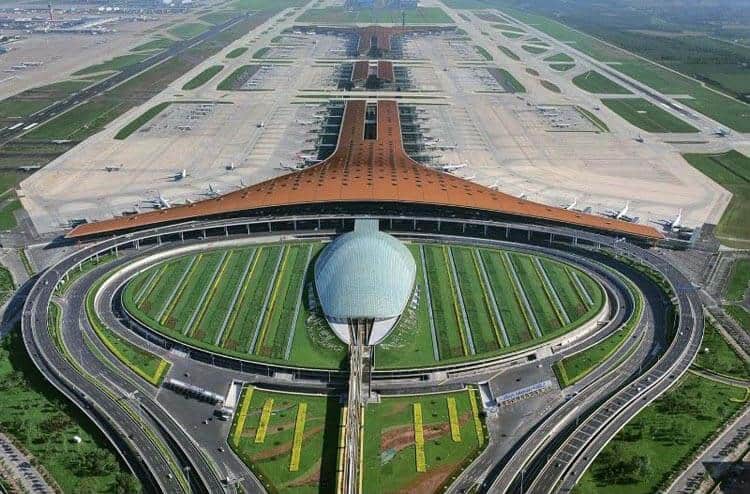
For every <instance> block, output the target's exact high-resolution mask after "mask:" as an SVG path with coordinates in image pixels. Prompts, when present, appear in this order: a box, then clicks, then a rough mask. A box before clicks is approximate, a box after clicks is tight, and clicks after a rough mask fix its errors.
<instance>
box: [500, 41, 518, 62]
mask: <svg viewBox="0 0 750 494" xmlns="http://www.w3.org/2000/svg"><path fill="white" fill-rule="evenodd" d="M497 48H498V49H499V50H500V51H501V52H503V53H504V54H505V56H506V57H508V58H510V59H511V60H515V61H516V62H518V61H519V60H521V57H519V56H518V55H516V54H515V52H513V51H512V50H511V49H509V48H506V47H504V46H502V45H497Z"/></svg>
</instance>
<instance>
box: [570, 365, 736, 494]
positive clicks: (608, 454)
mask: <svg viewBox="0 0 750 494" xmlns="http://www.w3.org/2000/svg"><path fill="white" fill-rule="evenodd" d="M744 399H745V389H744V388H737V387H734V386H728V385H726V384H722V383H719V382H717V381H713V380H709V379H705V378H702V377H699V376H696V375H694V374H692V373H688V374H687V375H686V376H685V377H683V378H682V379H681V380H680V382H679V383H678V384H677V386H676V387H674V388H672V389H670V390H669V391H667V393H666V394H664V395H663V396H662V397H660V398H659V399H658V400H656V401H655V402H654V403H652V404H651V405H649V406H648V407H646V408H645V409H644V410H643V411H641V412H640V413H639V414H638V415H636V417H635V418H634V419H633V420H632V421H631V422H630V423H628V424H627V425H626V426H625V428H624V429H623V430H621V431H620V432H619V433H618V434H617V435H616V436H615V438H614V440H613V441H611V442H610V443H609V444H608V445H607V446H606V447H605V448H604V450H602V452H601V453H600V454H599V455H598V456H597V458H596V459H595V460H594V463H593V464H592V465H591V467H590V468H589V469H588V470H587V471H586V473H585V474H584V475H583V477H582V478H581V480H580V482H579V483H578V485H577V486H576V487H575V488H574V490H573V492H575V493H576V494H594V493H596V494H651V493H653V492H657V491H658V490H659V486H660V485H661V483H662V482H663V481H664V480H665V479H666V478H667V477H668V476H669V475H670V473H671V472H672V471H674V470H675V469H677V468H678V466H679V465H680V464H681V463H682V462H683V461H684V460H687V459H689V458H690V457H691V455H692V454H693V452H695V451H696V450H697V448H698V447H699V446H700V445H701V444H702V443H703V442H704V441H706V440H707V439H708V438H709V437H710V436H711V435H712V434H713V432H714V431H715V430H716V429H718V428H719V427H721V426H723V425H724V424H725V423H726V422H727V420H728V419H729V417H730V416H731V415H732V414H733V413H734V412H735V411H737V410H738V409H739V408H741V407H742V406H743V405H744Z"/></svg>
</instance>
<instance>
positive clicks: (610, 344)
mask: <svg viewBox="0 0 750 494" xmlns="http://www.w3.org/2000/svg"><path fill="white" fill-rule="evenodd" d="M626 284H627V285H628V289H629V291H630V295H631V297H632V298H633V301H634V307H633V312H632V314H631V315H630V317H629V318H628V320H627V321H626V322H625V324H623V326H622V327H621V328H619V329H618V330H617V331H615V332H614V333H612V334H611V335H609V336H607V337H606V338H605V339H604V340H602V341H600V342H598V343H596V344H595V345H593V346H591V347H589V348H587V349H585V350H583V351H582V352H579V353H576V354H574V355H571V356H570V357H566V358H564V359H562V360H560V361H558V362H556V363H555V366H554V370H555V375H556V376H557V379H558V381H559V382H560V386H562V387H567V386H570V385H571V384H575V383H576V382H578V381H580V380H581V379H583V378H584V377H586V376H587V375H588V374H589V373H590V372H591V371H593V370H594V369H595V368H596V367H597V366H599V365H600V364H602V363H604V361H605V360H607V359H608V358H609V357H611V356H612V355H613V354H614V353H615V352H616V351H617V350H618V349H619V348H620V347H621V346H622V344H623V343H625V340H626V339H627V338H628V337H629V336H630V335H631V334H633V330H634V329H635V328H636V326H637V325H638V323H639V322H640V320H641V316H642V314H643V296H642V295H641V294H640V292H639V291H638V289H637V288H636V287H635V286H634V285H633V284H632V283H630V282H629V281H626Z"/></svg>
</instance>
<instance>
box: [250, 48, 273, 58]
mask: <svg viewBox="0 0 750 494" xmlns="http://www.w3.org/2000/svg"><path fill="white" fill-rule="evenodd" d="M270 50H271V49H270V48H269V47H267V46H264V47H263V48H259V49H258V50H256V51H255V53H253V58H255V59H260V58H263V57H265V56H266V54H267V53H268V52H269V51H270Z"/></svg>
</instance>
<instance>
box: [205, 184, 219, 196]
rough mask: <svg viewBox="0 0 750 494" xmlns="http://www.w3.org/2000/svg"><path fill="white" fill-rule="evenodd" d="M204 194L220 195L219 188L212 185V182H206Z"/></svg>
mask: <svg viewBox="0 0 750 494" xmlns="http://www.w3.org/2000/svg"><path fill="white" fill-rule="evenodd" d="M204 195H207V196H208V197H216V196H218V195H221V190H219V189H218V188H217V187H214V184H208V191H207V192H206V193H205V194H204Z"/></svg>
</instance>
